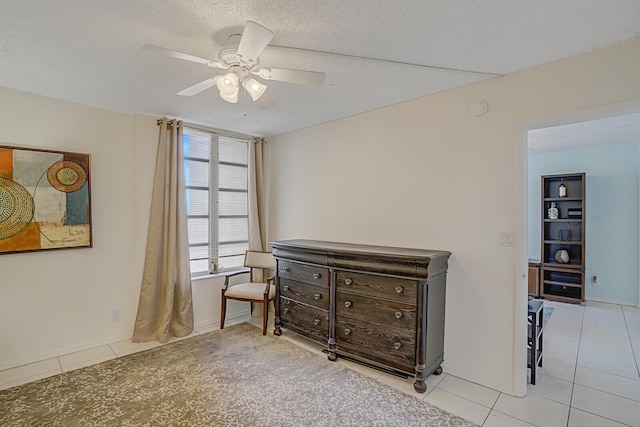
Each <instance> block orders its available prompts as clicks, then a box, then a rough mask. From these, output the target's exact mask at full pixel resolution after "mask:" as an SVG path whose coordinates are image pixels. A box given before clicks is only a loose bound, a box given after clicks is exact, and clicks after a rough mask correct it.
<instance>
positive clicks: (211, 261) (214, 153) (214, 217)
mask: <svg viewBox="0 0 640 427" xmlns="http://www.w3.org/2000/svg"><path fill="white" fill-rule="evenodd" d="M183 135H189V136H191V135H196V136H200V137H203V136H204V137H207V138H208V139H209V153H208V155H209V159H208V160H207V159H204V158H202V157H194V156H191V155H186V154H185V155H184V163H185V171H187V170H188V169H189V168H188V162H202V163H207V164H208V165H207V171H208V175H209V179H208V187H203V186H202V185H200V186H197V185H188V182H187V179H186V176H185V191H187V190H200V191H207V194H208V204H207V206H208V214H207V215H202V214H189V210H190V209H189V200H188V199H189V198H188V196H187V223H188V224H189V220H190V219H200V220H201V219H206V220H207V227H208V231H207V236H208V241H207V242H206V243H202V242H197V243H191V242H188V247H189V264H190V266H192V265H193V261H203V260H205V259H207V265H208V268H207V269H206V270H198V271H192V272H191V276H192V277H201V276H207V275H214V274H220V273H223V271H222V270H221V269H220V268H219V269H218V270H216V269H215V268H214V266H215V265H216V263H217V264H218V265H220V263H221V260H223V259H224V258H231V257H239V256H244V252H245V250H246V249H248V248H249V182H248V180H249V147H250V146H249V144H250V143H251V140H252V137H250V136H247V135H241V134H232V133H229V132H222V131H218V130H215V129H209V128H204V127H200V126H196V125H191V124H186V123H185V124H184V128H183ZM223 139H229V140H231V141H232V142H240V143H244V144H246V147H247V150H246V164H245V163H237V162H233V161H224V160H223V161H220V155H219V152H220V149H219V147H220V142H221V140H223ZM184 146H185V141H184V140H183V147H184ZM220 166H228V167H239V168H245V169H246V178H247V182H246V186H245V188H246V189H242V188H232V187H220V171H221V168H220ZM212 188H217V191H211V189H212ZM221 193H240V194H245V195H246V214H224V215H220V194H221ZM225 219H246V230H243V232H246V240H245V239H244V238H242V237H241V238H240V239H236V240H226V241H220V239H219V235H220V234H221V233H220V232H219V227H220V220H225ZM238 244H240V245H243V244H244V248H243V250H242V253H237V254H236V253H233V254H231V255H225V256H220V248H221V246H224V245H238ZM194 247H207V248H208V254H209V255H208V258H204V257H200V258H191V248H194ZM223 267H224V273H226V272H231V271H237V270H241V269H244V268H245V267H244V263H243V262H242V263H241V264H240V265H232V266H223Z"/></svg>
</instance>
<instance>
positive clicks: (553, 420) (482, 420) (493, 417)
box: [0, 301, 640, 427]
mask: <svg viewBox="0 0 640 427" xmlns="http://www.w3.org/2000/svg"><path fill="white" fill-rule="evenodd" d="M545 304H547V305H549V306H552V307H554V312H553V314H552V316H551V319H550V320H549V323H548V325H547V328H546V330H545V332H544V362H543V365H544V366H543V367H542V368H540V369H539V371H538V372H539V374H538V378H537V381H536V385H535V386H534V385H531V384H529V386H528V394H527V397H525V398H517V397H513V396H509V395H506V394H504V393H500V392H498V391H496V390H492V389H490V388H487V387H484V386H481V385H478V384H474V383H472V382H469V381H466V380H463V379H461V378H457V377H454V376H452V375H447V373H446V372H445V373H443V374H442V375H440V376H434V375H432V376H430V377H429V378H428V379H427V385H428V389H427V392H426V393H425V394H418V393H416V392H415V391H414V390H413V380H412V379H411V378H409V379H407V380H404V379H402V378H398V377H396V376H393V375H389V374H384V373H381V372H380V371H377V370H374V369H370V368H367V367H364V366H362V365H359V364H355V363H352V362H349V361H346V360H343V359H339V360H338V362H337V363H340V364H343V365H345V366H348V367H350V368H351V369H354V370H357V371H358V372H361V373H362V374H364V375H367V376H369V377H371V378H374V379H376V380H377V381H380V382H381V383H384V384H387V385H390V386H392V387H395V388H397V389H398V390H400V391H402V392H405V393H408V394H411V395H413V396H416V397H417V398H419V399H424V400H425V401H427V402H429V403H432V404H434V405H436V406H438V407H440V408H442V409H445V410H447V411H449V412H452V413H454V414H456V415H459V416H462V417H464V418H466V419H469V420H471V421H473V422H475V423H477V424H479V425H482V426H485V427H520V426H523V427H524V426H529V427H530V426H571V427H590V426H594V427H595V426H597V427H601V426H604V427H606V426H640V373H639V371H640V309H639V308H635V307H627V306H621V305H617V304H604V303H596V302H587V303H586V304H585V305H572V304H563V303H556V302H550V301H546V302H545ZM244 320H247V319H236V320H235V321H234V322H231V321H230V322H228V323H229V324H232V323H237V322H240V321H244ZM250 320H251V321H252V322H253V323H254V324H255V325H256V326H258V327H260V322H261V319H256V318H254V319H250ZM213 329H217V328H216V327H215V326H212V327H210V328H199V329H197V331H196V332H194V335H197V334H201V333H204V332H208V331H209V330H213ZM282 337H283V338H284V339H287V340H289V341H291V342H293V343H295V344H297V345H300V346H303V347H305V348H308V349H309V350H311V351H313V352H316V353H317V354H318V355H319V356H320V357H326V356H325V355H324V354H323V353H322V347H321V346H319V345H316V344H315V343H313V342H311V341H308V340H306V339H304V338H302V337H299V336H297V335H295V334H292V333H289V332H288V331H284V333H283V335H282ZM182 339H185V338H182ZM158 345H160V344H158V343H146V344H133V343H131V342H129V341H121V342H117V343H113V344H110V345H106V346H101V347H97V348H93V349H90V350H86V351H83V352H78V353H73V354H69V355H65V356H60V357H57V358H53V359H49V360H44V361H42V362H37V363H33V364H30V365H26V366H20V367H17V368H13V369H8V370H6V371H1V372H0V389H5V388H9V387H12V386H15V385H19V384H24V383H26V382H30V381H35V380H37V379H40V378H45V377H48V376H51V375H56V374H58V373H61V372H65V371H69V370H73V369H78V368H81V367H83V366H88V365H92V364H95V363H100V362H102V361H105V360H109V359H113V358H116V357H121V356H124V355H127V354H131V353H134V352H137V351H142V350H147V349H149V348H153V347H156V346H158Z"/></svg>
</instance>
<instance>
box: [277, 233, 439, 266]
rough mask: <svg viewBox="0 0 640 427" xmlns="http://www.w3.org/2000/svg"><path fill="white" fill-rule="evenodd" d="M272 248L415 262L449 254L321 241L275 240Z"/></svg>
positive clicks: (426, 250) (430, 250)
mask: <svg viewBox="0 0 640 427" xmlns="http://www.w3.org/2000/svg"><path fill="white" fill-rule="evenodd" d="M270 244H271V246H272V247H274V248H278V249H279V248H282V249H285V248H290V249H300V250H305V251H310V252H320V253H326V254H339V253H349V254H352V255H364V256H391V257H394V258H407V259H412V260H416V261H418V260H419V261H426V262H429V260H431V259H434V258H442V257H444V258H449V256H450V255H451V252H448V251H440V250H432V249H412V248H396V247H390V246H373V245H360V244H354V243H341V242H325V241H322V240H306V239H295V240H277V241H274V242H270Z"/></svg>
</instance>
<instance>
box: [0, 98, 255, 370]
mask: <svg viewBox="0 0 640 427" xmlns="http://www.w3.org/2000/svg"><path fill="white" fill-rule="evenodd" d="M0 118H1V124H2V125H1V126H0V144H1V145H15V146H24V147H33V148H44V149H55V150H65V151H77V152H83V153H90V154H91V190H92V217H93V248H91V249H72V250H64V251H48V252H35V253H24V254H4V255H0V370H2V369H5V368H10V367H13V366H18V365H21V364H25V363H29V362H33V361H37V360H42V359H45V358H48V357H53V356H59V355H62V354H66V353H70V352H73V351H77V350H82V349H86V348H90V347H94V346H96V345H102V344H106V343H111V342H115V341H119V340H122V339H128V338H130V337H131V334H132V332H133V323H134V320H135V315H136V310H137V306H138V296H139V290H140V280H141V277H142V268H143V261H144V247H145V244H146V235H147V224H148V218H149V204H150V198H151V186H152V183H153V170H154V165H155V153H156V147H157V138H158V127H157V125H156V119H157V118H156V117H148V116H141V115H128V114H121V113H116V112H112V111H107V110H102V109H98V108H93V107H87V106H83V105H79V104H74V103H69V102H64V101H60V100H55V99H51V98H46V97H42V96H37V95H33V94H28V93H25V92H18V91H14V90H11V89H6V88H2V87H0ZM223 280H224V279H223V278H215V279H203V280H198V281H194V284H193V296H194V300H195V301H194V316H195V322H196V325H197V326H203V325H209V324H217V323H218V321H219V316H220V314H219V311H220V310H219V307H220V287H221V286H222V282H223ZM113 309H119V310H121V320H120V321H119V322H112V321H111V312H112V310H113ZM247 313H248V304H242V303H237V304H231V305H230V306H229V309H228V318H231V317H235V316H239V315H246V314H247Z"/></svg>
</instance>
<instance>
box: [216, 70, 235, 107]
mask: <svg viewBox="0 0 640 427" xmlns="http://www.w3.org/2000/svg"><path fill="white" fill-rule="evenodd" d="M238 83H239V79H238V76H236V75H235V74H234V73H227V74H225V75H224V76H222V77H220V78H219V79H218V80H217V81H216V86H217V87H218V90H219V91H220V98H222V99H224V100H225V101H227V102H230V103H232V104H235V103H236V102H238Z"/></svg>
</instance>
